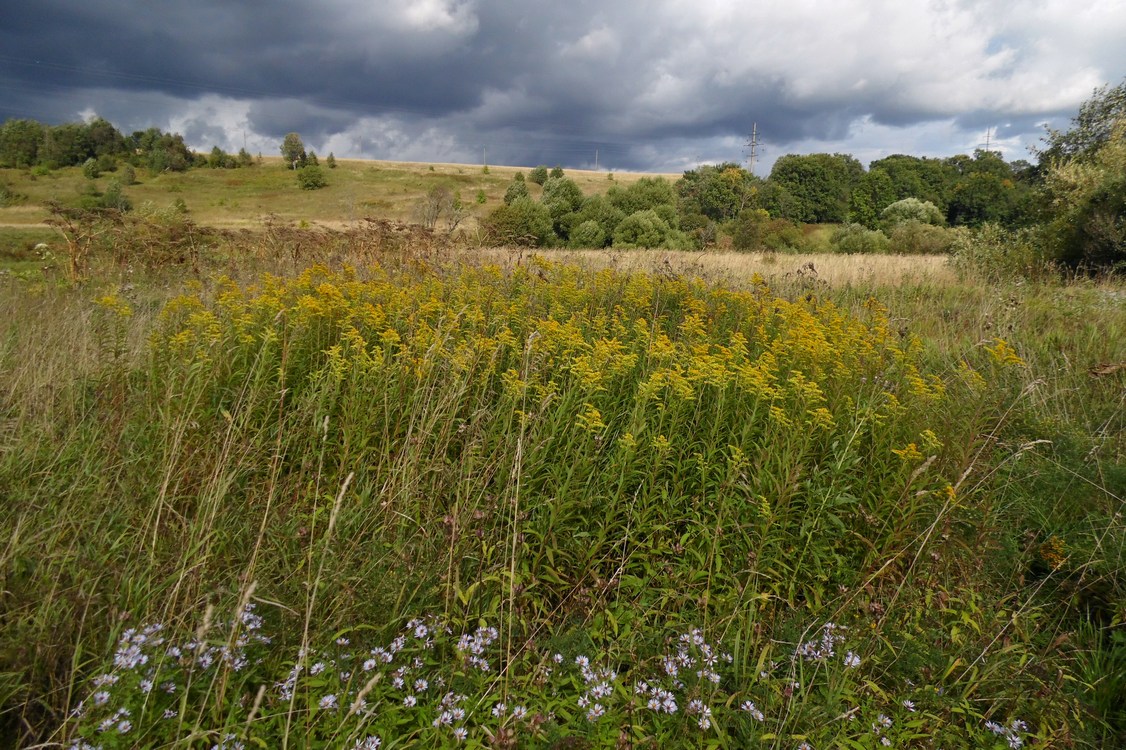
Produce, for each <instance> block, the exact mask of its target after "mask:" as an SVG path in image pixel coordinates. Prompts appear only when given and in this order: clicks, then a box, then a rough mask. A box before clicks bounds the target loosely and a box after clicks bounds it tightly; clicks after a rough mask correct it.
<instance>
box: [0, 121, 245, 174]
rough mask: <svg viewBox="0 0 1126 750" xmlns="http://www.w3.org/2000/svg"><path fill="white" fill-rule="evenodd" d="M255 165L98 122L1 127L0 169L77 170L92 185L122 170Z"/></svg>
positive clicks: (176, 139)
mask: <svg viewBox="0 0 1126 750" xmlns="http://www.w3.org/2000/svg"><path fill="white" fill-rule="evenodd" d="M254 163H255V162H254V159H253V158H252V157H251V156H250V154H249V153H247V152H246V149H241V150H240V151H239V153H238V154H237V155H230V154H227V153H225V152H223V150H222V149H220V148H219V147H218V146H216V147H215V148H213V149H212V150H211V152H210V153H209V154H199V153H194V152H193V151H192V150H191V149H190V148H188V146H187V144H185V143H184V137H183V136H182V135H180V134H179V133H165V132H164V131H162V130H160V129H159V128H149V129H148V130H138V131H135V132H134V133H133V134H132V135H123V134H122V133H121V132H120V131H119V130H118V129H117V128H116V127H114V126H113V125H112V124H110V123H109V122H108V121H106V120H104V119H102V118H100V117H98V118H94V119H92V120H90V121H88V122H71V123H64V124H62V125H44V124H43V123H40V122H36V121H35V120H21V119H10V120H7V121H6V122H4V124H3V125H0V167H13V168H17V169H29V168H36V167H38V168H43V169H59V168H61V167H76V166H81V167H82V168H83V173H84V174H85V175H86V176H87V177H91V178H93V179H96V178H97V176H100V175H101V174H102V173H104V172H114V171H116V170H117V169H118V167H119V166H122V165H128V166H129V167H132V168H133V169H134V170H135V169H136V168H138V167H144V168H147V169H149V170H150V171H152V172H182V171H184V170H187V169H190V168H192V167H211V168H213V169H219V168H222V169H234V168H237V167H249V166H252V165H253V164H254ZM134 179H135V177H134Z"/></svg>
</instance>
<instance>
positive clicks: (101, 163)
mask: <svg viewBox="0 0 1126 750" xmlns="http://www.w3.org/2000/svg"><path fill="white" fill-rule="evenodd" d="M98 171H100V172H116V171H117V159H115V158H113V156H111V155H110V154H102V155H101V156H99V157H98Z"/></svg>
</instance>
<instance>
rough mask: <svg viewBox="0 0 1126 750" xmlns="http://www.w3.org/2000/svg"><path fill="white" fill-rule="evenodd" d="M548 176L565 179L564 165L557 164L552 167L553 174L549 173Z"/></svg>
mask: <svg viewBox="0 0 1126 750" xmlns="http://www.w3.org/2000/svg"><path fill="white" fill-rule="evenodd" d="M548 177H549V178H551V177H554V178H556V179H563V167H561V166H559V165H558V164H556V165H555V166H554V167H552V168H551V174H549V175H548Z"/></svg>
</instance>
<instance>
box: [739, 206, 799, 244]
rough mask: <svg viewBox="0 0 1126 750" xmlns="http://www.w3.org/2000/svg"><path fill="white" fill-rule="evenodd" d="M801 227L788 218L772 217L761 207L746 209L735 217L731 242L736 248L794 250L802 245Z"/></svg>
mask: <svg viewBox="0 0 1126 750" xmlns="http://www.w3.org/2000/svg"><path fill="white" fill-rule="evenodd" d="M803 240H804V237H803V235H802V231H801V229H800V228H799V227H798V226H797V225H796V224H794V223H793V222H791V221H788V220H786V219H772V218H770V214H768V213H767V212H766V211H765V210H763V209H761V208H753V209H746V210H744V211H742V212H740V213H739V215H738V216H737V217H736V218H735V222H734V225H733V226H732V229H731V242H732V245H733V246H734V247H735V249H736V250H743V251H754V250H772V251H777V250H794V249H797V248H800V247H801V246H802V243H803Z"/></svg>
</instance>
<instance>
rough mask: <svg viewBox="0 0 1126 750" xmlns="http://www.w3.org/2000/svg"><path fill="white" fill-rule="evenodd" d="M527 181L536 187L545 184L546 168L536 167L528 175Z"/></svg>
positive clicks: (542, 166)
mask: <svg viewBox="0 0 1126 750" xmlns="http://www.w3.org/2000/svg"><path fill="white" fill-rule="evenodd" d="M528 179H529V180H531V181H532V182H534V183H536V184H537V185H542V184H544V183H545V182H547V167H545V166H544V165H542V164H541V165H540V166H538V167H536V168H535V169H533V170H532V171H531V172H530V173H529V174H528Z"/></svg>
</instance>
